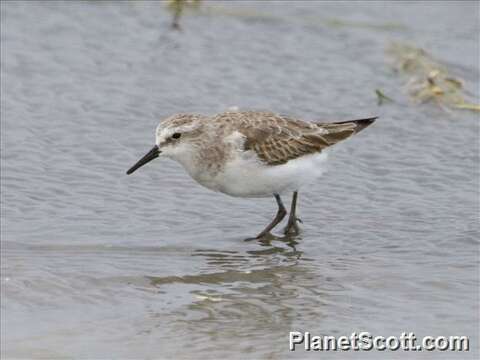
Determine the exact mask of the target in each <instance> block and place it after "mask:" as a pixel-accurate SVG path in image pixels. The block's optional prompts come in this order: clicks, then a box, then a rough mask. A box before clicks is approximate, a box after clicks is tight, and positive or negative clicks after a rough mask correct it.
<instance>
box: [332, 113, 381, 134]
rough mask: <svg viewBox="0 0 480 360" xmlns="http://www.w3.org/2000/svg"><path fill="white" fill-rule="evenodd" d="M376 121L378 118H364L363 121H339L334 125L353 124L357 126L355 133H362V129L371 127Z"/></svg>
mask: <svg viewBox="0 0 480 360" xmlns="http://www.w3.org/2000/svg"><path fill="white" fill-rule="evenodd" d="M376 119H378V116H374V117H371V118H365V119H357V120H347V121H340V122H336V123H334V124H348V123H355V124H356V125H357V128H356V129H355V130H356V132H359V131H362V130H363V129H365V128H366V127H367V126H369V125H372V124H373V123H374V122H375V120H376Z"/></svg>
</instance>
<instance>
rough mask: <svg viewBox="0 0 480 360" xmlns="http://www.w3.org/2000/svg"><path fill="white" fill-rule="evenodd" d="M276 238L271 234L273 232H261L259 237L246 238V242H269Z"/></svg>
mask: <svg viewBox="0 0 480 360" xmlns="http://www.w3.org/2000/svg"><path fill="white" fill-rule="evenodd" d="M274 237H275V236H274V235H273V234H272V233H271V232H263V231H262V232H261V233H260V234H258V235H257V236H255V237H249V238H246V239H245V241H252V240H268V239H272V238H274Z"/></svg>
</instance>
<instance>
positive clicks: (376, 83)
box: [1, 1, 480, 359]
mask: <svg viewBox="0 0 480 360" xmlns="http://www.w3.org/2000/svg"><path fill="white" fill-rule="evenodd" d="M206 6H210V7H211V8H212V9H213V10H212V13H211V14H210V15H200V14H197V15H190V16H186V17H185V18H183V19H182V25H183V31H181V32H177V31H170V30H169V29H168V25H169V21H170V14H169V13H168V12H167V11H166V10H165V6H164V4H159V3H154V2H151V3H140V2H118V3H114V2H95V1H87V2H78V3H59V2H51V3H42V4H40V3H36V2H25V3H21V2H8V3H5V2H2V4H1V7H2V8H1V9H2V19H1V20H2V31H1V94H2V96H1V120H2V121H1V130H2V131H1V150H2V152H1V153H2V154H1V156H2V158H1V159H2V163H1V170H2V173H1V176H2V177H1V181H2V193H1V196H2V199H1V200H2V209H1V210H2V213H1V215H2V217H1V221H2V228H1V231H2V232H1V235H2V236H1V237H2V274H1V281H2V305H1V311H2V314H1V315H2V357H4V358H42V357H43V358H68V357H72V358H150V359H153V358H192V359H193V358H219V357H221V356H225V357H227V356H228V357H229V358H286V357H291V356H294V357H297V358H318V357H322V358H342V359H344V358H348V357H364V358H372V357H374V358H385V356H388V357H390V358H404V356H406V355H408V356H409V358H448V359H453V358H459V359H460V358H462V359H465V358H469V357H471V358H476V357H477V356H478V342H477V339H478V336H479V333H478V321H479V319H478V314H479V308H478V303H479V297H478V283H479V275H478V274H479V272H478V271H479V267H478V255H479V254H478V248H479V240H478V239H479V237H480V236H479V235H480V234H479V220H478V214H479V147H478V143H479V141H478V140H479V122H478V120H479V119H478V115H476V114H474V113H472V112H466V111H465V112H464V111H454V112H445V111H443V110H441V109H439V108H438V107H435V106H434V105H428V104H427V105H423V106H416V105H413V104H411V103H410V102H409V101H408V99H407V97H406V95H405V91H404V89H403V88H402V85H403V84H404V83H405V81H406V79H405V78H402V77H399V76H397V75H396V74H394V73H393V72H392V71H391V70H390V68H389V67H388V66H387V65H386V59H385V54H384V49H385V47H386V46H387V45H388V43H389V41H391V40H404V41H408V42H410V43H413V44H415V45H417V46H421V47H424V48H426V49H428V50H429V51H430V52H431V53H432V54H434V55H435V57H436V58H438V59H440V60H441V61H442V62H443V63H445V64H446V65H447V66H448V67H449V68H450V70H451V71H452V73H454V74H455V75H457V76H459V77H462V78H464V79H465V80H466V87H467V91H469V92H470V93H471V96H472V98H473V99H475V98H476V101H477V102H478V84H479V70H478V61H479V58H478V51H479V41H478V40H479V39H478V28H479V26H478V24H479V15H478V3H474V2H470V3H446V2H442V3H433V2H425V3H419V4H413V3H395V4H392V3H388V4H387V3H377V2H376V3H373V2H368V3H342V4H340V5H339V4H338V3H337V4H335V3H326V2H322V3H320V2H318V3H314V2H305V3H297V2H296V3H286V2H279V3H275V4H270V5H269V4H265V3H258V2H257V3H255V2H245V3H243V5H238V4H237V5H236V7H235V8H234V9H233V10H231V11H226V10H225V8H224V7H225V6H226V4H223V5H222V4H220V3H214V4H206ZM222 6H224V7H222ZM228 12H232V13H233V14H227V13H228ZM255 14H256V15H255ZM259 14H260V15H259ZM332 19H333V20H334V19H341V20H343V21H345V22H347V24H349V25H348V26H334V25H333V22H332V21H331V20H332ZM359 24H373V25H381V24H394V25H395V26H385V27H382V26H379V27H375V26H373V27H372V26H357V25H359ZM397 25H398V26H397ZM376 88H381V89H382V90H383V91H384V92H385V93H386V94H387V95H389V96H390V97H392V98H394V99H395V100H396V102H395V103H392V104H387V105H385V106H381V107H378V106H377V105H376V98H375V94H374V90H375V89H376ZM230 106H239V107H240V108H241V109H268V110H273V111H276V112H279V113H287V114H291V115H295V116H298V117H300V118H305V119H325V120H337V119H338V120H345V119H351V118H355V117H363V116H369V115H379V116H380V120H378V121H377V123H376V124H375V125H374V126H372V127H370V128H369V129H367V130H366V131H364V132H362V133H361V134H360V135H358V136H356V137H354V138H352V139H350V140H348V141H346V142H344V143H342V144H339V145H338V146H336V147H335V148H334V149H333V150H332V151H331V153H330V155H329V169H328V172H327V173H326V175H325V176H324V177H323V178H322V179H321V180H320V181H318V183H316V184H314V185H312V186H311V187H309V188H308V189H304V190H303V191H302V192H300V200H299V201H300V209H299V211H300V216H301V218H302V219H303V221H304V225H303V226H302V228H303V233H302V234H301V235H300V236H298V237H294V238H292V237H291V238H274V239H270V240H268V241H264V242H244V241H243V239H245V238H246V237H249V236H252V235H254V234H255V233H256V232H258V231H259V230H260V229H261V228H262V226H264V225H265V224H266V223H267V222H268V221H269V220H270V217H271V216H273V214H274V212H275V203H274V200H273V199H261V200H245V199H236V198H230V197H227V196H224V195H222V194H216V193H212V192H209V191H208V190H206V189H203V188H201V187H200V186H198V185H196V184H195V183H194V182H193V180H191V179H190V178H188V176H187V175H186V174H185V172H184V171H183V169H182V168H181V167H180V166H179V165H178V164H176V163H173V162H170V161H167V160H164V161H156V162H154V163H152V164H149V165H148V166H146V167H145V168H143V169H141V171H138V172H137V173H135V175H133V176H128V177H127V176H126V175H125V171H126V169H127V168H128V167H130V166H131V165H132V164H133V163H134V162H135V161H136V160H137V159H138V158H139V156H141V155H143V153H144V152H145V151H147V150H148V149H149V148H150V147H151V145H152V143H153V129H154V127H155V126H156V124H157V122H158V120H159V119H161V118H163V117H165V116H168V115H170V114H172V113H176V112H187V111H188V112H190V111H191V112H200V113H207V114H213V113H216V112H221V111H224V110H225V109H226V108H228V107H230ZM285 200H287V199H285ZM294 330H297V331H310V332H311V333H312V334H318V335H337V336H340V335H350V333H351V332H353V331H356V332H360V331H369V332H371V333H372V334H374V335H383V336H390V335H396V336H399V335H400V333H401V332H414V333H415V334H416V335H417V336H424V335H434V336H436V335H444V336H449V335H467V336H469V337H470V339H471V351H470V352H469V353H460V354H459V353H439V352H434V353H428V352H422V353H412V352H410V353H408V354H405V353H402V352H396V353H395V352H389V353H382V352H370V353H367V352H364V353H354V352H350V353H342V352H330V353H321V354H319V353H314V352H303V351H297V352H295V353H293V354H292V353H290V352H289V351H288V333H289V331H294Z"/></svg>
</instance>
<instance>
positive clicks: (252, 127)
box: [239, 113, 376, 165]
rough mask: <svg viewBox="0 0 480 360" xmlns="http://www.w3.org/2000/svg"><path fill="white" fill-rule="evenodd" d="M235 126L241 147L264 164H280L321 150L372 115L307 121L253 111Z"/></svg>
mask: <svg viewBox="0 0 480 360" xmlns="http://www.w3.org/2000/svg"><path fill="white" fill-rule="evenodd" d="M255 115H256V118H254V120H251V119H252V117H251V116H250V117H249V120H248V121H247V120H245V121H244V122H243V126H242V127H241V128H240V129H239V132H240V133H242V134H243V135H244V136H245V138H246V140H245V144H244V149H245V150H252V151H254V152H255V153H256V154H257V156H258V158H259V159H260V160H261V161H263V162H264V163H266V164H268V165H280V164H284V163H286V162H287V161H289V160H292V159H296V158H298V157H301V156H303V155H308V154H314V153H319V152H321V151H322V150H323V149H325V148H327V147H329V146H331V145H334V144H336V143H337V142H339V141H342V140H344V139H346V138H348V137H350V136H351V135H353V134H356V133H357V132H359V131H361V130H363V129H364V128H365V127H367V126H368V125H370V124H371V123H373V122H374V120H375V119H376V118H368V119H359V120H351V121H342V122H336V123H309V122H305V121H301V120H295V119H290V118H287V117H283V116H278V115H274V114H270V113H257V114H255Z"/></svg>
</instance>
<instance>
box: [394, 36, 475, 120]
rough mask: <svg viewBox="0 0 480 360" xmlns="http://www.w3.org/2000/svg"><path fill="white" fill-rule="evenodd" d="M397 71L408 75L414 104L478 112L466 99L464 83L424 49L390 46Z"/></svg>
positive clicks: (396, 44)
mask: <svg viewBox="0 0 480 360" xmlns="http://www.w3.org/2000/svg"><path fill="white" fill-rule="evenodd" d="M387 53H388V55H390V57H391V58H392V60H393V67H394V69H395V70H397V71H398V72H401V73H404V74H406V75H408V76H410V79H409V81H408V83H407V88H408V92H409V94H410V96H411V97H412V99H413V100H414V101H415V102H417V103H425V102H434V103H436V104H438V105H439V106H441V107H442V108H445V107H448V108H457V109H467V110H473V111H480V105H477V104H472V103H469V102H467V101H466V100H465V93H464V81H463V80H462V79H460V78H457V77H453V76H452V75H450V74H449V72H448V70H447V68H446V67H445V66H443V65H441V64H439V63H438V62H437V61H435V60H434V59H433V58H432V57H431V56H430V55H429V54H428V53H427V52H426V51H425V50H423V49H421V48H416V47H414V46H411V45H408V44H400V43H393V44H391V46H390V47H389V48H388V49H387Z"/></svg>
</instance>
